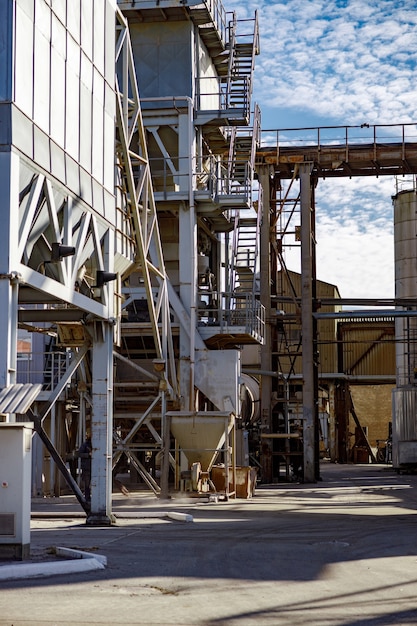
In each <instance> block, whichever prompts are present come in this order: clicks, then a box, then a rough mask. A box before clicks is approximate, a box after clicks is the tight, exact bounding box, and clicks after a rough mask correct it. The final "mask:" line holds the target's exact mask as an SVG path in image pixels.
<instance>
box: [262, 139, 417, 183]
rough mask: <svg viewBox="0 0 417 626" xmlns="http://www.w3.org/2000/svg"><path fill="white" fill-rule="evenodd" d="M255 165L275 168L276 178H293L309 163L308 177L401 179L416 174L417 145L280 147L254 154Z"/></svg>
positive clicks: (269, 148) (263, 149)
mask: <svg viewBox="0 0 417 626" xmlns="http://www.w3.org/2000/svg"><path fill="white" fill-rule="evenodd" d="M256 158H257V165H261V164H267V165H273V166H274V167H275V172H276V174H278V175H279V177H280V178H292V177H293V176H294V174H295V175H297V168H298V167H299V165H300V164H301V163H304V162H306V161H309V162H311V163H313V170H312V176H316V177H318V178H330V177H342V176H380V175H398V176H400V175H403V174H404V175H405V174H415V173H417V143H408V142H407V143H404V144H403V143H393V144H366V145H360V144H358V145H347V146H346V145H330V146H320V145H315V146H301V147H292V146H282V147H279V148H278V147H276V148H271V147H265V148H259V149H258V150H257V155H256Z"/></svg>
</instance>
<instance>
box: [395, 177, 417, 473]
mask: <svg viewBox="0 0 417 626" xmlns="http://www.w3.org/2000/svg"><path fill="white" fill-rule="evenodd" d="M394 250H395V298H396V299H399V298H407V299H409V300H410V299H413V298H416V299H417V193H416V188H415V186H414V188H413V189H409V190H407V191H400V192H399V193H397V195H396V196H394ZM396 308H397V310H398V309H403V310H415V309H417V307H415V306H404V307H400V306H397V307H396ZM395 339H396V344H395V345H396V378H397V388H396V389H395V390H394V392H393V403H392V460H393V465H394V467H397V468H401V467H405V466H415V465H417V414H416V407H417V404H416V398H417V317H412V316H409V317H398V318H396V320H395Z"/></svg>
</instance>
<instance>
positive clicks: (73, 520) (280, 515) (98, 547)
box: [0, 464, 417, 626]
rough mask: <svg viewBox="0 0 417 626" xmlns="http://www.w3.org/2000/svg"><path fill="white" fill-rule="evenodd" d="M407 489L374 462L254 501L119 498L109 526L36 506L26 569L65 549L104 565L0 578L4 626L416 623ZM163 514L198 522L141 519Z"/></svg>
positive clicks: (412, 514) (49, 505)
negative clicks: (95, 555) (105, 561)
mask: <svg viewBox="0 0 417 626" xmlns="http://www.w3.org/2000/svg"><path fill="white" fill-rule="evenodd" d="M416 486H417V476H416V475H397V474H396V473H395V472H393V471H392V470H391V468H388V467H386V466H383V465H361V466H352V465H349V466H337V465H331V464H326V465H323V466H322V481H321V482H318V483H316V484H314V485H298V484H279V485H271V486H264V487H261V488H259V489H258V490H257V492H256V494H255V497H254V498H253V499H251V500H236V501H229V502H223V503H222V502H219V503H217V504H216V503H204V502H196V501H190V500H180V499H175V500H172V501H170V502H168V503H167V502H159V501H158V500H156V499H155V498H153V497H151V496H150V495H149V494H146V493H143V492H141V493H135V494H131V496H132V497H131V498H129V499H126V498H124V497H123V496H122V495H121V494H117V495H116V494H115V500H114V511H115V513H116V514H117V517H118V523H117V525H116V526H114V527H111V528H91V527H88V526H86V525H85V523H84V521H83V519H82V517H80V516H79V515H80V510H79V507H78V504H77V503H76V502H75V501H74V499H73V498H72V497H63V498H59V499H56V500H37V501H35V502H34V503H33V507H32V508H33V511H34V513H37V517H35V518H34V519H33V520H32V532H31V561H32V562H36V561H38V562H44V561H45V560H46V559H47V560H51V559H54V558H55V557H54V556H53V555H51V556H49V555H48V556H47V553H48V552H49V551H53V548H54V547H55V546H65V547H69V548H76V549H81V550H86V551H91V552H93V553H99V554H102V555H105V556H107V559H108V564H107V567H106V568H105V569H100V570H95V571H91V572H84V573H76V574H67V573H63V574H61V575H55V576H47V577H42V578H36V579H29V578H26V579H23V580H12V581H10V580H9V581H2V582H0V624H1V625H4V624H7V625H8V626H11V625H13V626H23V625H24V626H33V625H36V626H38V625H39V626H41V625H55V624H56V625H57V626H66V625H69V624H71V625H74V624H76V625H77V626H78V625H80V626H82V625H84V624H88V625H89V626H95V625H97V624H100V625H102V624H109V625H112V626H116V625H119V624H123V625H136V624H140V625H146V626H171V625H177V624H182V625H184V626H191V625H192V626H197V625H198V626H255V625H256V626H263V625H268V626H313V625H314V626H342V625H343V626H391V625H392V626H398V625H400V624H406V625H410V626H411V625H415V624H417V492H416ZM169 510H170V511H177V512H181V513H187V514H191V515H192V516H193V519H194V521H193V522H189V523H186V522H181V521H175V520H172V519H168V518H166V517H163V516H162V515H161V517H144V518H138V517H137V516H138V515H144V514H147V515H159V514H160V513H161V512H165V511H169ZM77 513H78V517H77V516H76V514H77ZM129 516H130V517H129ZM2 566H7V564H6V563H5V562H1V561H0V568H1V567H2ZM63 566H64V565H63Z"/></svg>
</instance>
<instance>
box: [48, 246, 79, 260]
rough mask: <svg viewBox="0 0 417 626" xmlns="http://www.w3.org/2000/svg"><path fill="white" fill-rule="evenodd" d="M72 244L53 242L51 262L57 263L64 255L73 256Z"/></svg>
mask: <svg viewBox="0 0 417 626" xmlns="http://www.w3.org/2000/svg"><path fill="white" fill-rule="evenodd" d="M74 254H75V248H74V246H63V245H62V244H61V243H58V242H54V243H53V244H52V249H51V263H58V262H59V261H62V259H63V258H64V257H66V256H74Z"/></svg>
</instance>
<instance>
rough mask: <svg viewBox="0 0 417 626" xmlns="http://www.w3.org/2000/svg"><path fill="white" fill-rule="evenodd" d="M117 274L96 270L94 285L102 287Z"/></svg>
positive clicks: (114, 278)
mask: <svg viewBox="0 0 417 626" xmlns="http://www.w3.org/2000/svg"><path fill="white" fill-rule="evenodd" d="M116 278H117V274H114V273H113V272H104V271H103V270H97V273H96V283H97V284H96V285H94V287H103V285H105V284H106V283H109V282H111V281H112V280H116Z"/></svg>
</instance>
